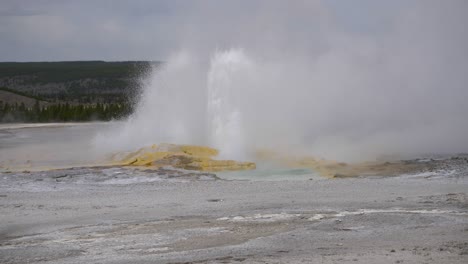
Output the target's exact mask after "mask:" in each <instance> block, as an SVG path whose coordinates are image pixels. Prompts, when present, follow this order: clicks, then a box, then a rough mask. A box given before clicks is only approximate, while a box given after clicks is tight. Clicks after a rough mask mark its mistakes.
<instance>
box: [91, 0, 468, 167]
mask: <svg viewBox="0 0 468 264" xmlns="http://www.w3.org/2000/svg"><path fill="white" fill-rule="evenodd" d="M466 11H468V4H467V2H466V1H455V0H454V1H409V3H407V4H406V6H405V8H402V9H400V10H398V11H397V12H394V13H392V16H391V18H390V19H389V22H388V23H387V26H386V27H385V28H383V29H381V30H380V31H379V32H362V31H359V30H350V29H349V28H347V27H344V26H343V23H342V22H340V17H338V16H337V14H335V13H333V12H332V11H331V10H330V8H329V7H328V6H327V5H325V4H324V3H323V2H320V1H293V2H291V1H255V2H250V1H245V2H244V1H236V2H233V3H229V4H227V3H225V2H222V3H221V2H218V1H212V2H210V1H206V2H203V4H202V5H197V6H193V7H191V8H190V10H188V11H187V12H186V14H185V16H184V19H183V20H182V21H180V23H178V26H177V27H175V28H174V31H175V32H174V34H175V35H177V37H173V38H174V39H177V43H174V50H173V55H172V56H170V57H169V58H168V60H167V62H166V63H165V64H164V65H163V66H160V67H155V68H154V69H153V74H151V76H150V77H147V78H145V79H143V80H142V85H143V87H144V89H143V91H142V93H141V95H140V97H139V99H138V102H137V105H136V110H135V112H134V113H133V115H132V116H130V117H129V118H128V120H126V121H125V122H124V123H123V124H122V125H121V126H120V127H119V128H118V129H114V130H113V131H107V132H103V133H101V134H99V135H98V136H97V137H96V138H95V140H94V141H95V145H96V147H97V148H98V149H104V150H106V151H111V152H115V151H121V150H134V149H136V148H139V147H143V146H147V145H151V144H157V143H162V142H167V143H177V144H197V145H209V146H212V147H216V148H218V149H220V151H221V154H220V155H221V156H222V157H223V158H232V159H240V160H246V159H250V158H251V157H252V156H251V154H252V153H253V152H254V151H255V150H258V149H272V150H280V151H288V152H292V153H302V154H308V155H315V156H319V157H323V158H327V159H334V160H342V161H362V160H375V159H376V158H379V157H382V156H397V157H411V156H417V155H422V154H430V153H459V152H467V151H468V119H467V117H466V116H467V113H468V104H467V103H466V102H465V101H466V98H468V89H467V88H468V87H466V86H467V84H468V49H467V48H466V47H468V29H467V28H466V24H467V22H468V21H467V18H466Z"/></svg>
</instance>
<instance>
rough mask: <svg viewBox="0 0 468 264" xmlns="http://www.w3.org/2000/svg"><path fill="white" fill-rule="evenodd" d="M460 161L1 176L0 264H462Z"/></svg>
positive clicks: (464, 211)
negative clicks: (379, 173)
mask: <svg viewBox="0 0 468 264" xmlns="http://www.w3.org/2000/svg"><path fill="white" fill-rule="evenodd" d="M463 162H465V160H464V159H449V160H447V161H446V162H445V163H446V168H445V169H444V170H439V171H435V172H427V173H421V174H418V175H403V176H399V177H365V178H349V179H324V178H322V179H320V178H318V179H317V178H313V179H311V180H310V179H308V180H285V179H284V175H283V178H282V179H281V180H274V181H271V180H256V181H249V180H245V179H242V180H232V179H230V180H226V179H223V178H219V177H218V176H216V175H215V174H211V173H196V172H190V171H179V170H172V169H159V170H139V169H135V168H119V167H114V168H111V167H96V168H74V169H65V170H54V171H48V172H22V173H2V174H1V175H0V262H1V263H36V262H38V263H347V262H349V263H466V261H467V260H468V194H467V191H466V190H467V187H468V177H467V175H466V172H465V169H466V168H465V166H464V165H463ZM245 173H248V172H245ZM289 177H290V178H293V177H294V175H290V176H289Z"/></svg>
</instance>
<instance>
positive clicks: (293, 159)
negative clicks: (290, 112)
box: [256, 150, 431, 178]
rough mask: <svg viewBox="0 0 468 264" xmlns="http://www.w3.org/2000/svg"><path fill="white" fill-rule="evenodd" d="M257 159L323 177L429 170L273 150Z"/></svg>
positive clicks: (414, 164)
mask: <svg viewBox="0 0 468 264" xmlns="http://www.w3.org/2000/svg"><path fill="white" fill-rule="evenodd" d="M256 157H257V160H258V161H268V162H274V163H276V164H281V165H283V166H287V167H291V168H308V169H311V170H313V171H315V172H317V173H318V174H320V175H321V176H323V177H327V178H345V177H356V176H394V175H401V174H411V173H415V172H419V171H427V170H430V169H431V168H429V167H428V166H430V165H429V164H425V163H421V162H408V161H393V162H360V163H344V162H338V161H334V160H325V159H321V158H315V157H304V156H295V155H284V154H281V153H278V152H274V151H268V150H262V151H257V152H256Z"/></svg>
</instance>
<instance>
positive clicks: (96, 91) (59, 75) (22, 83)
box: [0, 61, 159, 103]
mask: <svg viewBox="0 0 468 264" xmlns="http://www.w3.org/2000/svg"><path fill="white" fill-rule="evenodd" d="M152 65H155V66H157V65H159V62H149V61H123V62H104V61H67V62H0V87H6V88H8V89H11V90H14V91H17V92H23V93H27V94H30V95H33V96H39V97H41V98H44V99H45V100H47V101H51V102H54V101H67V102H77V103H116V102H121V101H124V100H125V99H126V98H128V95H131V94H132V93H133V92H134V91H135V90H138V88H139V84H140V82H139V80H141V77H142V76H144V75H146V74H148V73H149V72H150V71H151V66H152Z"/></svg>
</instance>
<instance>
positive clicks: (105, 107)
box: [0, 101, 131, 123]
mask: <svg viewBox="0 0 468 264" xmlns="http://www.w3.org/2000/svg"><path fill="white" fill-rule="evenodd" d="M130 113H131V107H130V105H128V104H118V103H112V104H100V103H98V104H89V105H85V104H77V105H72V104H68V103H63V104H62V103H60V104H50V105H44V106H41V105H40V104H39V102H38V101H36V103H35V104H34V106H33V107H30V108H28V107H26V106H25V105H24V103H21V104H17V103H15V104H8V103H6V104H3V105H0V123H11V122H84V121H97V120H102V121H109V120H112V119H118V118H122V117H125V116H128V115H129V114H130Z"/></svg>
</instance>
